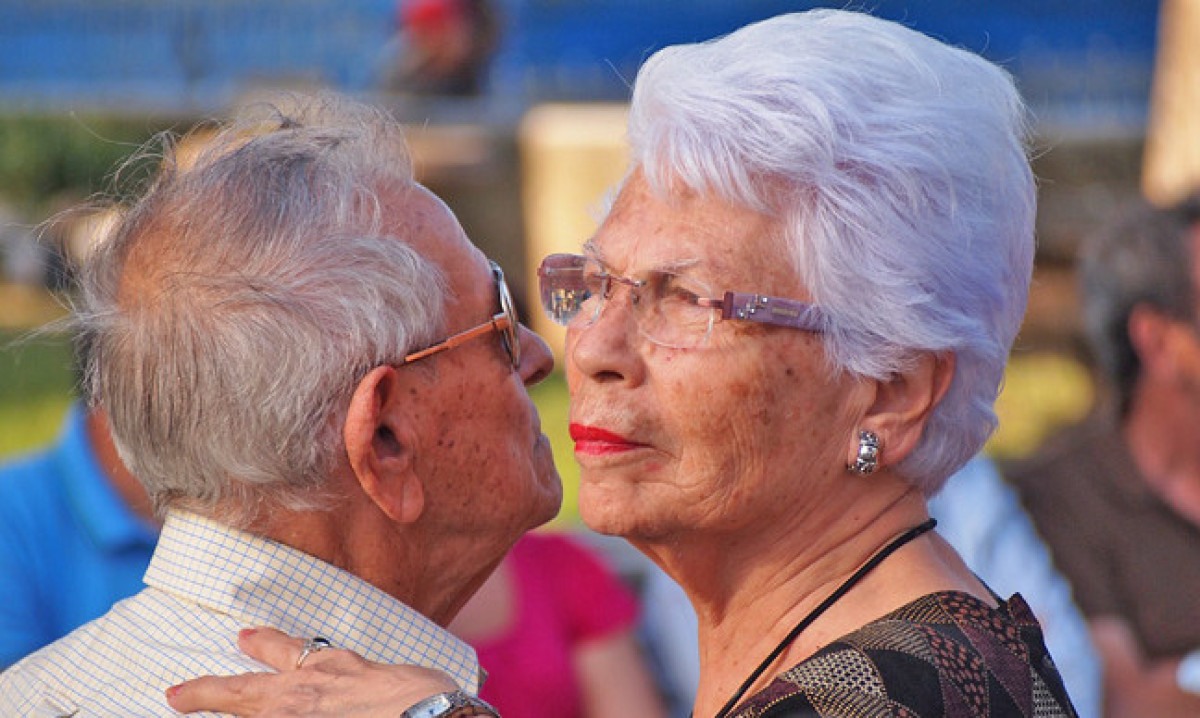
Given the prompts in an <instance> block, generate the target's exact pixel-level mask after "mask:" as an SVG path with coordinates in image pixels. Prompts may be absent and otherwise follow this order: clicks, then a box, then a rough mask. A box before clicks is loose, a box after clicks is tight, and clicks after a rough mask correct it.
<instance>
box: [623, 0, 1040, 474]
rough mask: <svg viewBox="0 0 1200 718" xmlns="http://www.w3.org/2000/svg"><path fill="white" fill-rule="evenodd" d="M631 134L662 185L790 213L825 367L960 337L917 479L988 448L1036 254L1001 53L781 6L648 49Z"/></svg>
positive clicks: (911, 353) (902, 357)
mask: <svg viewBox="0 0 1200 718" xmlns="http://www.w3.org/2000/svg"><path fill="white" fill-rule="evenodd" d="M629 133H630V142H631V145H632V147H633V162H634V165H635V167H641V168H642V169H643V170H644V172H645V175H646V177H647V179H648V181H649V182H650V184H651V186H652V187H655V188H656V190H657V191H659V192H663V193H666V192H670V191H671V190H672V189H673V186H674V185H676V184H678V183H682V185H684V186H686V187H688V188H690V189H692V190H694V191H699V192H712V193H715V194H716V195H718V196H720V197H722V198H724V199H726V200H728V201H732V202H735V203H739V204H742V205H744V206H747V207H751V208H754V209H757V210H760V211H763V212H769V213H772V214H774V215H775V216H777V217H778V218H779V220H780V223H781V225H782V226H783V227H784V228H785V229H784V237H783V239H784V240H786V241H787V246H788V247H789V250H790V253H791V257H790V259H791V260H792V262H793V263H794V265H795V267H796V271H797V275H798V278H799V280H800V281H802V282H803V283H804V285H805V286H806V287H807V288H808V290H809V291H810V292H811V295H812V298H813V300H814V301H815V302H816V303H817V304H819V305H820V306H821V307H822V308H823V309H824V310H825V311H826V312H827V314H828V317H829V326H828V327H827V331H826V333H825V334H824V337H825V349H826V352H827V356H828V358H829V361H830V362H831V364H832V365H833V366H835V367H837V368H839V369H842V370H845V371H848V372H852V373H854V374H857V375H861V376H865V377H871V378H875V379H883V378H886V377H888V376H889V375H892V374H894V373H895V372H898V371H902V370H904V369H905V367H907V366H909V365H910V363H911V362H912V360H913V359H914V357H915V356H917V355H919V354H923V353H931V352H933V353H953V354H955V355H956V357H957V368H956V371H955V376H954V379H953V382H952V384H951V387H950V390H949V392H948V393H947V395H946V397H945V398H944V400H943V401H942V402H941V403H940V404H939V405H938V406H937V408H936V409H935V411H934V412H933V414H932V416H931V418H930V422H929V424H928V426H927V430H926V431H925V434H924V436H923V437H922V440H921V442H920V444H919V445H918V446H917V448H916V450H915V451H914V452H913V453H912V454H911V455H910V456H909V457H908V458H907V459H906V460H905V461H904V462H903V463H902V464H901V465H900V466H899V470H900V471H901V473H902V474H903V475H904V476H905V477H906V478H907V479H908V480H909V481H911V482H912V483H913V484H914V485H916V486H917V487H919V488H921V489H922V490H923V491H924V492H925V493H927V494H932V493H933V492H934V491H936V490H937V489H938V488H939V487H940V486H941V484H942V482H943V481H945V478H946V477H947V476H949V475H950V474H951V473H953V471H954V470H955V469H957V468H958V467H960V466H961V465H962V464H963V463H965V462H966V460H967V459H968V458H969V457H971V456H972V455H973V454H975V453H976V452H977V451H978V450H979V449H980V448H981V447H982V446H983V444H984V442H985V441H986V439H987V438H988V436H989V435H990V434H991V433H992V431H993V430H994V429H995V427H996V424H997V419H996V414H995V409H994V405H995V400H996V396H997V395H998V393H999V389H1000V386H1001V383H1002V381H1003V376H1004V367H1005V364H1006V362H1007V358H1008V352H1009V350H1010V348H1011V346H1012V342H1013V340H1014V338H1015V336H1016V334H1017V331H1018V329H1019V328H1020V325H1021V319H1022V316H1023V315H1024V312H1025V303H1026V300H1027V295H1028V289H1029V281H1030V277H1031V275H1032V271H1033V253H1034V241H1033V226H1034V215H1035V209H1036V192H1035V186H1034V181H1033V174H1032V172H1031V170H1030V167H1029V161H1028V156H1027V145H1026V142H1027V137H1028V126H1027V118H1026V113H1025V108H1024V105H1023V103H1022V101H1021V99H1020V97H1019V95H1018V93H1017V91H1016V88H1015V87H1014V85H1013V81H1012V78H1011V77H1010V76H1009V75H1008V74H1007V73H1006V72H1005V71H1004V70H1002V69H1000V68H998V67H996V66H995V65H992V64H991V63H989V62H987V61H985V60H983V59H982V58H980V57H978V56H976V55H973V54H971V53H969V52H966V51H963V50H959V49H955V48H952V47H949V46H947V45H944V44H942V43H940V42H937V41H935V40H933V39H931V38H929V37H927V36H925V35H922V34H920V33H918V32H915V31H913V30H910V29H908V28H905V27H903V26H900V25H898V24H895V23H892V22H887V21H884V20H880V19H877V18H873V17H870V16H868V15H865V14H861V13H856V12H846V11H837V10H814V11H810V12H805V13H796V14H791V15H783V16H780V17H776V18H773V19H770V20H766V21H763V22H760V23H757V24H754V25H750V26H747V27H745V28H742V29H741V30H738V31H737V32H734V33H733V34H731V35H728V36H726V37H724V38H720V39H717V40H713V41H710V42H706V43H701V44H694V45H683V46H677V47H670V48H667V49H664V50H662V51H660V52H659V53H657V54H655V55H654V56H653V57H651V58H650V59H649V60H648V61H647V62H646V64H645V65H644V66H643V68H642V69H641V71H640V72H639V74H638V78H637V83H636V85H635V88H634V96H633V107H632V109H631V116H630V128H629Z"/></svg>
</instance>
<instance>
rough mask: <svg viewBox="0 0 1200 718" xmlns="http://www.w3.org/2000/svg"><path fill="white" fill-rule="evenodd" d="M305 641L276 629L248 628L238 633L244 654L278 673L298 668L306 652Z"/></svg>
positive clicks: (239, 645) (240, 646) (239, 644)
mask: <svg viewBox="0 0 1200 718" xmlns="http://www.w3.org/2000/svg"><path fill="white" fill-rule="evenodd" d="M304 642H305V641H304V639H303V638H293V637H292V636H289V635H288V634H286V633H284V632H283V631H278V630H275V629H274V628H246V629H243V630H241V631H239V632H238V648H240V649H242V653H245V654H246V655H247V656H250V657H251V658H253V659H254V660H256V661H259V662H260V663H265V664H267V665H268V666H270V667H272V668H274V669H275V670H277V671H289V670H291V669H293V668H295V667H296V661H298V660H300V654H301V653H303V652H304Z"/></svg>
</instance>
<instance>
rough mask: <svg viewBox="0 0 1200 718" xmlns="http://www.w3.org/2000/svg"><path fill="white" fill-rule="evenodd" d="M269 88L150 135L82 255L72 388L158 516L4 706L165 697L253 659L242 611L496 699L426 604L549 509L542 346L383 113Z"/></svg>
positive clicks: (446, 599) (100, 705)
mask: <svg viewBox="0 0 1200 718" xmlns="http://www.w3.org/2000/svg"><path fill="white" fill-rule="evenodd" d="M287 104H288V105H289V106H287V107H283V106H281V107H270V106H262V107H261V108H259V110H260V111H249V112H247V113H245V114H244V115H243V116H241V117H239V118H238V119H237V120H236V121H234V122H232V123H230V124H228V125H227V126H225V127H224V128H223V131H222V132H221V133H219V134H218V135H217V136H215V137H214V138H213V139H212V140H211V141H210V142H209V143H207V144H206V145H205V147H204V149H203V150H202V151H201V153H200V155H199V156H198V157H197V158H196V159H195V160H194V161H193V162H192V163H191V164H190V165H189V166H187V167H181V166H180V165H179V164H177V163H176V161H175V160H174V158H173V156H172V154H171V152H170V151H169V150H170V148H168V151H167V152H166V157H165V158H164V160H163V162H162V163H161V166H160V169H159V172H158V174H157V175H156V177H155V179H154V182H153V183H151V184H150V185H149V187H148V188H147V189H146V191H145V193H144V194H143V195H142V196H141V197H140V198H139V199H138V200H137V201H136V203H134V204H133V205H132V206H131V207H130V208H129V209H128V211H126V212H125V213H123V214H122V216H121V220H120V222H119V224H118V226H117V227H116V228H115V229H114V230H113V232H112V234H111V235H110V236H109V238H108V239H107V240H106V241H104V242H103V243H102V244H101V245H100V247H99V248H98V249H97V251H96V252H95V253H94V254H92V255H91V256H90V257H89V258H88V260H87V261H86V262H85V263H84V264H83V267H82V271H81V274H80V283H81V287H82V299H81V306H80V309H79V310H78V312H77V315H76V320H77V324H78V327H79V329H80V331H81V335H82V337H83V340H84V341H85V342H86V344H87V346H88V366H87V372H86V380H87V384H88V387H89V393H90V396H91V397H92V398H93V400H94V401H96V402H98V403H99V405H100V406H102V407H103V408H104V410H105V411H106V413H107V415H108V417H109V423H110V426H111V430H112V435H113V437H114V439H115V443H116V445H117V447H118V449H119V453H120V455H121V457H122V459H123V460H124V461H125V463H126V465H127V466H128V467H129V469H130V470H131V472H132V473H133V474H134V475H136V476H137V477H138V479H139V480H140V481H141V482H142V483H143V484H144V485H145V487H146V489H147V493H148V495H149V496H150V499H151V502H152V504H153V506H154V507H155V510H156V513H158V514H160V515H161V514H165V521H164V525H163V530H162V533H161V536H160V539H159V542H158V545H157V547H156V549H155V551H154V555H153V558H152V559H151V561H150V565H149V568H148V569H147V571H146V574H145V584H146V588H145V589H144V590H142V591H141V592H139V593H138V594H136V595H134V596H132V597H131V598H128V599H125V600H124V601H121V602H119V603H117V604H116V605H115V606H114V607H113V608H112V609H111V610H110V611H109V612H108V613H106V614H104V615H103V616H101V617H100V618H97V619H96V620H94V621H92V622H90V623H87V624H85V625H84V626H82V627H80V628H78V629H76V630H75V631H73V632H72V633H70V634H68V635H67V636H66V637H64V638H62V639H60V640H58V641H56V642H55V643H52V644H50V645H49V646H47V647H45V648H43V649H41V650H39V651H37V652H35V653H33V654H31V655H30V656H27V657H26V658H24V659H23V660H21V661H20V662H18V663H17V664H16V665H14V666H12V667H10V668H9V669H7V670H6V671H5V672H4V673H3V674H0V715H5V716H28V715H55V716H63V715H81V716H82V715H87V716H129V715H140V716H147V715H162V716H165V715H171V714H172V712H171V709H170V708H169V707H168V706H167V704H166V700H165V697H164V696H163V688H164V686H166V685H170V684H171V683H173V682H177V681H180V680H183V679H184V678H186V677H188V676H190V675H194V674H195V672H196V671H197V670H203V671H212V672H217V673H231V672H237V671H244V670H255V669H259V668H261V667H262V666H261V664H259V663H257V662H255V661H252V660H249V659H247V658H246V657H245V656H244V654H242V653H241V652H239V651H238V649H237V646H236V645H235V642H234V635H235V634H236V632H237V631H238V630H239V629H242V628H246V627H248V626H275V627H278V628H282V629H285V630H289V631H293V632H301V633H304V634H306V635H308V636H311V637H312V638H311V639H310V640H309V643H308V654H306V658H307V657H308V656H309V655H319V653H320V652H321V651H322V650H323V649H326V648H327V647H328V646H329V645H330V643H336V645H339V646H347V647H352V648H354V649H355V650H357V651H359V652H362V653H363V654H365V655H370V656H372V657H373V658H374V659H375V660H379V661H388V662H413V663H417V664H422V665H427V666H434V667H437V668H439V669H441V670H443V671H445V672H447V673H448V674H450V675H453V676H455V679H456V680H457V681H458V682H459V685H461V686H462V691H460V692H459V693H456V694H455V700H456V702H457V703H459V704H460V705H469V706H473V707H475V708H477V709H478V710H479V711H480V714H481V715H487V714H488V711H489V709H488V708H487V706H486V705H485V704H484V703H482V702H481V701H479V699H477V698H476V697H475V696H474V695H473V694H474V693H475V692H476V691H477V689H478V684H479V682H480V680H481V677H482V671H481V669H480V667H479V664H478V661H477V660H476V655H475V652H474V650H473V649H471V648H470V647H469V646H468V645H467V644H466V643H464V642H463V641H461V640H460V639H458V638H456V637H455V636H454V635H452V634H451V633H449V632H448V631H446V630H445V629H444V625H445V624H446V623H448V622H449V621H450V619H451V618H452V617H453V616H454V615H455V614H456V613H457V612H458V610H459V609H460V608H461V606H462V605H463V604H464V603H465V602H466V601H467V599H468V598H469V596H470V595H471V594H472V593H473V592H474V591H475V590H476V589H477V588H478V587H479V586H480V585H481V584H482V583H483V581H484V579H485V578H486V577H487V576H488V574H489V573H491V571H492V570H493V569H494V568H495V567H496V565H497V564H498V563H499V562H500V560H501V559H502V557H503V556H504V554H505V553H506V552H507V551H508V549H509V548H510V547H511V546H512V544H513V543H514V542H515V541H516V540H517V538H518V537H519V536H520V535H522V534H523V533H524V532H525V531H527V530H528V529H530V528H532V527H534V526H537V525H540V524H542V523H544V522H545V521H547V520H549V519H550V518H552V517H553V516H554V515H555V514H556V512H557V511H558V508H559V504H560V502H561V497H562V487H561V484H560V482H559V478H558V475H557V472H556V471H555V468H554V464H553V458H552V456H551V453H550V445H549V441H548V439H547V438H546V436H545V435H544V434H543V433H542V432H541V427H540V423H539V419H538V415H537V411H536V409H535V407H534V405H533V403H532V401H531V400H530V397H529V394H528V392H527V387H528V386H529V385H532V384H534V383H536V382H538V381H540V380H541V379H542V378H544V377H545V376H546V375H547V374H548V373H549V372H550V371H551V368H552V364H553V359H552V357H551V354H550V352H549V349H548V347H546V345H545V343H544V342H542V341H541V340H540V339H539V338H538V337H537V336H536V335H535V334H533V333H532V332H530V331H529V330H528V329H526V328H524V327H523V326H521V325H520V324H519V323H518V320H517V317H516V315H515V310H514V308H513V304H512V301H511V297H510V295H509V293H508V290H507V286H506V284H505V281H504V276H503V273H502V272H501V271H500V269H499V267H498V266H497V265H495V263H492V262H489V261H488V259H487V258H486V257H485V256H484V255H483V253H482V252H480V251H479V250H478V249H477V248H476V247H475V246H474V245H472V244H471V243H470V241H469V240H468V238H467V237H466V235H465V233H464V232H463V230H462V228H461V226H460V225H459V224H458V222H457V220H456V219H455V218H454V215H453V214H452V213H451V212H450V211H449V209H448V208H447V207H446V206H445V204H443V203H442V202H441V201H440V200H438V199H437V198H436V197H435V196H433V195H432V193H430V192H429V191H428V190H426V189H425V188H424V187H422V186H421V185H419V184H418V183H416V182H415V180H414V179H413V176H412V168H411V163H410V160H409V156H408V152H407V149H406V147H405V144H404V138H403V136H402V132H401V129H400V127H399V125H398V124H397V123H396V122H395V120H394V119H393V118H391V117H390V116H389V115H387V114H386V113H383V112H382V111H379V110H375V109H372V108H368V107H366V106H362V105H358V104H355V103H351V102H349V101H346V100H341V99H339V98H336V97H333V96H321V97H317V98H299V97H297V98H294V100H289V102H288V103H287ZM302 662H303V661H302V660H298V661H297V664H300V663H302Z"/></svg>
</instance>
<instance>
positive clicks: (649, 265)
mask: <svg viewBox="0 0 1200 718" xmlns="http://www.w3.org/2000/svg"><path fill="white" fill-rule="evenodd" d="M784 237H785V232H784V225H783V223H782V222H781V221H780V220H779V218H778V217H776V216H775V215H772V214H767V213H764V212H760V211H758V210H755V209H752V208H749V207H746V206H743V205H739V204H735V203H733V202H730V201H728V200H726V199H723V198H721V197H717V196H715V195H711V194H701V193H698V192H695V191H691V190H686V191H678V192H671V193H663V192H659V191H655V190H653V189H652V188H651V187H649V185H648V184H647V183H646V182H645V180H644V178H642V177H641V176H640V175H639V174H637V173H634V174H633V175H631V176H630V178H629V179H628V180H627V181H626V183H625V184H624V186H623V187H622V189H621V192H620V193H619V195H618V196H617V198H616V200H615V201H614V203H613V206H612V209H611V210H610V212H609V213H608V216H607V217H606V218H605V220H604V222H603V223H602V224H601V226H600V228H599V229H598V230H597V232H596V234H595V235H593V236H592V237H591V238H590V239H589V240H588V241H587V242H585V243H584V245H583V252H584V254H585V255H587V256H589V257H591V258H594V259H597V260H599V261H601V262H603V263H604V264H605V265H606V266H607V267H609V268H610V269H612V270H613V271H616V272H619V273H623V274H634V273H638V272H646V271H655V270H661V271H670V272H675V273H688V274H693V275H698V276H700V277H701V278H704V279H707V280H709V281H720V282H738V283H741V284H746V283H749V282H750V280H752V279H754V278H756V277H775V278H784V277H787V278H794V276H795V271H794V266H795V265H794V262H793V260H792V258H791V254H790V252H789V251H788V246H787V242H786V241H784Z"/></svg>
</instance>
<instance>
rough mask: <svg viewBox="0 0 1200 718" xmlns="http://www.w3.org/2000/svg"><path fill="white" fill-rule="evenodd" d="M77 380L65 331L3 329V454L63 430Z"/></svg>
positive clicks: (0, 415) (34, 444)
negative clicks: (63, 419) (40, 331)
mask: <svg viewBox="0 0 1200 718" xmlns="http://www.w3.org/2000/svg"><path fill="white" fill-rule="evenodd" d="M74 382H75V377H74V370H73V368H72V352H71V343H70V340H69V339H68V338H67V337H66V336H65V335H63V334H54V333H43V334H38V335H31V334H29V333H27V332H24V333H18V332H13V331H0V457H6V456H9V455H12V454H17V453H22V452H25V451H28V450H30V449H33V448H36V447H38V446H42V445H44V444H47V443H49V442H50V441H51V440H53V439H54V437H55V436H57V435H58V430H59V425H60V424H61V423H62V418H63V414H64V413H65V412H66V409H67V406H68V405H69V404H70V402H71V397H72V392H73V387H74Z"/></svg>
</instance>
